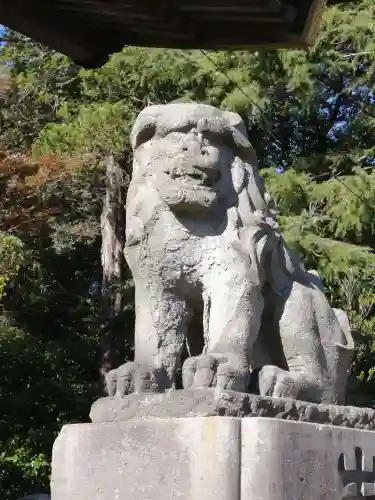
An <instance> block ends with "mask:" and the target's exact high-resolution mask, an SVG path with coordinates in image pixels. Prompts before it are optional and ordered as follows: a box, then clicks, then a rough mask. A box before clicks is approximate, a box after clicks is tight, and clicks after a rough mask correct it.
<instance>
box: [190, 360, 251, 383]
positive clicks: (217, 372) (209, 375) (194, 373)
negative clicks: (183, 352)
mask: <svg viewBox="0 0 375 500" xmlns="http://www.w3.org/2000/svg"><path fill="white" fill-rule="evenodd" d="M249 382H250V373H249V370H248V369H247V368H245V367H243V365H242V364H241V362H239V361H238V360H237V359H236V358H235V357H233V356H223V355H220V354H202V355H201V356H194V357H191V358H188V359H187V360H186V361H185V363H184V365H183V368H182V383H183V387H184V389H189V388H199V387H217V388H219V389H227V390H232V391H238V392H247V390H248V387H249Z"/></svg>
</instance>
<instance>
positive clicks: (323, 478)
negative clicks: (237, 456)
mask: <svg viewBox="0 0 375 500" xmlns="http://www.w3.org/2000/svg"><path fill="white" fill-rule="evenodd" d="M241 436H242V447H241V500H242V499H243V500H248V499H251V498H261V499H262V500H294V499H303V500H317V499H319V500H341V499H345V498H346V499H348V500H349V498H350V499H351V500H355V499H357V498H363V497H366V496H367V497H370V498H371V499H373V498H374V497H373V495H374V493H375V469H374V455H375V433H374V432H366V431H358V430H354V429H342V428H339V427H331V426H326V425H312V424H304V423H296V422H285V421H281V420H275V419H259V418H254V419H243V420H242V431H241ZM370 498H369V500H370Z"/></svg>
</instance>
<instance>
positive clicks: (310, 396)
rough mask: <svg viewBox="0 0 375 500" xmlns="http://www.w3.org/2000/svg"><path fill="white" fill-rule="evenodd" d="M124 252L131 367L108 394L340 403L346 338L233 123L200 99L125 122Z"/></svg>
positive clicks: (349, 344) (120, 371)
mask: <svg viewBox="0 0 375 500" xmlns="http://www.w3.org/2000/svg"><path fill="white" fill-rule="evenodd" d="M132 146H133V150H134V163H133V176H132V181H131V183H130V186H129V191H128V197H127V209H126V213H127V223H126V233H127V234H126V241H127V243H126V250H125V253H126V259H127V262H128V264H129V266H130V269H131V271H132V274H133V277H134V282H135V306H136V325H135V361H134V362H129V363H126V364H124V365H122V366H120V367H119V368H117V369H116V370H113V371H111V372H110V373H109V374H108V376H107V387H108V392H109V394H110V395H114V394H118V395H121V396H122V395H125V394H128V393H130V392H134V391H137V392H138V391H160V392H163V391H165V390H168V389H174V388H191V387H212V386H216V387H218V388H221V389H232V390H236V391H242V392H249V387H250V386H249V384H250V380H251V373H258V385H259V391H260V394H261V395H269V396H280V397H292V398H297V399H302V400H307V401H312V402H326V403H336V404H340V403H342V402H343V398H344V392H345V385H346V379H347V373H348V369H349V366H350V361H351V356H352V352H353V340H352V337H351V333H350V327H349V322H348V319H347V316H346V314H345V313H344V312H343V311H341V310H334V309H332V308H331V307H330V305H329V304H328V302H327V299H326V298H325V296H324V293H323V287H322V283H321V282H320V280H319V278H318V277H317V276H316V275H315V274H313V273H308V272H306V271H305V270H304V269H303V268H302V267H301V265H300V264H299V263H298V261H297V260H296V259H295V258H294V257H293V255H292V254H291V253H290V252H289V250H288V249H287V247H286V244H285V242H284V240H283V238H282V236H281V234H280V233H279V231H278V227H277V224H276V221H275V212H274V207H273V205H272V200H271V199H270V196H269V195H268V193H265V191H264V185H263V181H262V179H261V177H260V176H259V173H258V167H257V159H256V155H255V152H254V150H253V148H252V146H251V144H250V143H249V141H248V139H247V135H246V130H245V126H244V123H243V121H242V120H241V118H240V117H239V116H238V115H237V114H234V113H230V112H223V111H220V110H218V109H216V108H214V107H211V106H207V105H203V104H169V105H160V106H151V107H148V108H146V109H145V110H143V111H142V112H141V113H140V115H139V117H138V119H137V120H136V123H135V125H134V128H133V132H132Z"/></svg>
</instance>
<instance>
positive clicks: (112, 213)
mask: <svg viewBox="0 0 375 500" xmlns="http://www.w3.org/2000/svg"><path fill="white" fill-rule="evenodd" d="M101 231H102V251H101V260H102V270H103V278H102V299H103V303H104V309H105V313H106V317H107V320H108V321H109V322H110V321H111V319H112V318H115V317H116V316H117V315H118V314H120V313H121V312H122V308H123V294H122V290H121V283H122V282H123V280H124V268H125V262H124V245H125V183H124V172H123V169H122V168H121V165H120V163H119V162H118V161H117V160H116V159H115V157H114V156H113V155H110V156H109V157H108V158H107V162H106V193H105V198H104V203H103V211H102V215H101ZM115 337H116V332H115V331H114V329H113V328H111V327H109V329H107V331H106V333H105V334H104V337H103V339H102V345H101V356H102V359H101V366H100V377H101V390H102V392H104V389H105V384H104V377H105V375H106V373H108V372H109V371H110V370H112V368H115V366H114V364H115V362H116V342H115V340H116V338H115Z"/></svg>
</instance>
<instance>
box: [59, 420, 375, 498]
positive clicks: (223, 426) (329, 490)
mask: <svg viewBox="0 0 375 500" xmlns="http://www.w3.org/2000/svg"><path fill="white" fill-rule="evenodd" d="M374 455H375V433H374V432H367V431H362V430H355V429H344V428H342V427H332V426H327V425H320V424H311V423H301V422H291V421H283V420H277V419H269V418H242V419H241V418H220V417H210V418H181V419H174V418H170V419H151V420H147V421H137V422H113V423H103V424H79V425H68V426H65V427H64V428H63V430H62V432H61V433H60V435H59V437H58V439H57V441H56V443H55V446H54V450H53V462H52V500H67V499H69V500H88V499H89V500H116V499H118V500H123V499H135V500H156V499H160V498H161V499H163V500H175V499H176V498H178V499H181V500H249V499H252V498H260V499H261V500H280V499H281V500H294V499H303V500H317V499H319V500H341V499H344V498H347V497H352V498H353V499H354V498H359V497H366V496H371V498H373V496H374V493H375V471H374ZM369 500H370V499H369Z"/></svg>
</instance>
